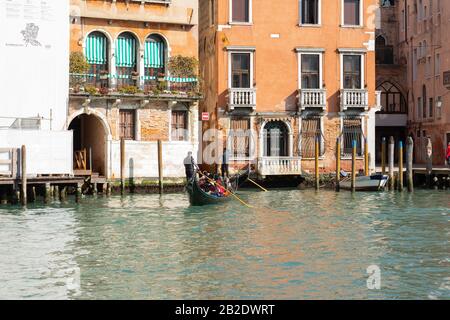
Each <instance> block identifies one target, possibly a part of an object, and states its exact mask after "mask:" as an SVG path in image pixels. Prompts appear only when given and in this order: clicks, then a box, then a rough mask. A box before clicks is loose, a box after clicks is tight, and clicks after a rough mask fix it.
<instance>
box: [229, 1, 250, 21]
mask: <svg viewBox="0 0 450 320" xmlns="http://www.w3.org/2000/svg"><path fill="white" fill-rule="evenodd" d="M231 21H232V22H250V0H232V17H231Z"/></svg>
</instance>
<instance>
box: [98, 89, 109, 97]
mask: <svg viewBox="0 0 450 320" xmlns="http://www.w3.org/2000/svg"><path fill="white" fill-rule="evenodd" d="M99 93H100V94H102V95H106V94H108V93H109V89H108V87H101V88H100V89H99Z"/></svg>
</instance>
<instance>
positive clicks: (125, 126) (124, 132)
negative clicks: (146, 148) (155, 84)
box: [119, 109, 136, 140]
mask: <svg viewBox="0 0 450 320" xmlns="http://www.w3.org/2000/svg"><path fill="white" fill-rule="evenodd" d="M135 131H136V112H135V110H123V109H122V110H119V137H120V138H124V139H125V140H134V139H135Z"/></svg>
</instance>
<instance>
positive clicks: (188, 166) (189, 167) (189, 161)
mask: <svg viewBox="0 0 450 320" xmlns="http://www.w3.org/2000/svg"><path fill="white" fill-rule="evenodd" d="M194 163H195V162H194V157H193V156H192V152H191V151H189V152H188V154H187V157H186V158H184V170H185V172H186V180H187V181H188V182H189V180H191V179H192V176H193V175H194Z"/></svg>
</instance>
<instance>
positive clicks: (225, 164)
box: [221, 148, 230, 178]
mask: <svg viewBox="0 0 450 320" xmlns="http://www.w3.org/2000/svg"><path fill="white" fill-rule="evenodd" d="M229 163H230V153H229V152H228V149H227V148H223V155H222V166H221V172H222V177H223V178H227V177H229V175H230V173H229V171H228V166H229Z"/></svg>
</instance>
